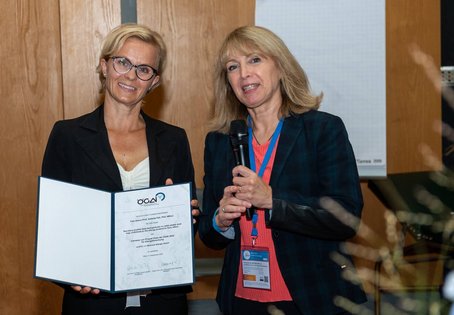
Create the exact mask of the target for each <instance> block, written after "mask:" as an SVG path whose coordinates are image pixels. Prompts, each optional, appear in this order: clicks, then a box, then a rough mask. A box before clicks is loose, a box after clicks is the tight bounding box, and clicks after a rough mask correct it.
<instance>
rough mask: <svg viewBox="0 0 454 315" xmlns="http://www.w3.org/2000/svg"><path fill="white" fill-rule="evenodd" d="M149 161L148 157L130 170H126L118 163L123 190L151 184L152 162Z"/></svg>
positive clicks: (145, 186)
mask: <svg viewBox="0 0 454 315" xmlns="http://www.w3.org/2000/svg"><path fill="white" fill-rule="evenodd" d="M148 161H149V158H148V157H146V158H145V159H143V160H142V161H141V162H139V164H137V165H136V166H135V167H134V168H133V169H132V170H130V171H126V170H125V169H124V168H123V166H121V165H120V164H118V163H117V165H118V169H119V170H120V176H121V184H122V185H123V190H131V189H139V188H147V187H149V186H150V164H149V162H148Z"/></svg>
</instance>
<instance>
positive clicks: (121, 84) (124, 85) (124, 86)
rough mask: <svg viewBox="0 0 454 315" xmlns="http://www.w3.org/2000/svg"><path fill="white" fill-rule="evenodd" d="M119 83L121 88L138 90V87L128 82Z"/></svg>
mask: <svg viewBox="0 0 454 315" xmlns="http://www.w3.org/2000/svg"><path fill="white" fill-rule="evenodd" d="M118 85H119V86H120V87H121V88H123V89H126V90H129V91H135V90H136V88H134V87H132V86H130V85H126V84H124V83H121V82H120V83H118Z"/></svg>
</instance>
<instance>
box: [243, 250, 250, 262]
mask: <svg viewBox="0 0 454 315" xmlns="http://www.w3.org/2000/svg"><path fill="white" fill-rule="evenodd" d="M249 258H251V253H250V252H249V251H248V250H245V251H243V259H246V260H248V259H249Z"/></svg>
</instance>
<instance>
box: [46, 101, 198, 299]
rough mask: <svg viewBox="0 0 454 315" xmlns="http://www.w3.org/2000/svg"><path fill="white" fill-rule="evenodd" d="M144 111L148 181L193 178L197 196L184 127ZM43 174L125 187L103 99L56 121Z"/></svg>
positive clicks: (113, 187) (103, 187) (178, 290)
mask: <svg viewBox="0 0 454 315" xmlns="http://www.w3.org/2000/svg"><path fill="white" fill-rule="evenodd" d="M141 115H142V117H143V119H144V121H145V124H146V134H147V143H148V154H149V160H150V187H153V186H162V185H165V180H166V179H167V178H171V179H172V180H173V182H174V183H175V184H178V183H185V182H191V183H192V192H193V198H194V199H196V189H195V182H194V168H193V164H192V158H191V152H190V148H189V142H188V139H187V136H186V132H185V131H184V130H183V129H181V128H179V127H176V126H172V125H169V124H167V123H164V122H162V121H159V120H156V119H153V118H151V117H149V116H147V115H146V114H145V113H143V112H142V113H141ZM42 175H43V176H45V177H49V178H53V179H57V180H61V181H65V182H70V183H74V184H79V185H83V186H87V187H92V188H96V189H100V190H105V191H109V192H118V191H122V190H123V188H122V183H121V177H120V172H119V170H118V166H117V163H116V161H115V158H114V156H113V153H112V150H111V148H110V144H109V139H108V136H107V129H106V126H105V123H104V106H103V105H101V106H100V107H98V108H97V109H96V110H94V111H93V112H92V113H89V114H86V115H83V116H81V117H78V118H74V119H68V120H62V121H58V122H56V123H55V125H54V127H53V129H52V131H51V133H50V136H49V140H48V143H47V147H46V150H45V153H44V159H43V164H42ZM81 246H83V244H81ZM65 287H66V286H65ZM66 288H67V287H66ZM190 291H191V287H190V286H185V287H176V288H169V289H162V290H154V291H153V293H160V292H161V293H187V292H190ZM102 294H106V293H102ZM123 295H124V294H123Z"/></svg>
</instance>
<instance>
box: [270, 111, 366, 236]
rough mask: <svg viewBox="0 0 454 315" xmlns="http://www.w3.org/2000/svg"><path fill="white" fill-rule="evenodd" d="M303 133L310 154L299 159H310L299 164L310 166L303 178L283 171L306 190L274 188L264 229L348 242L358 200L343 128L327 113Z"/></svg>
mask: <svg viewBox="0 0 454 315" xmlns="http://www.w3.org/2000/svg"><path fill="white" fill-rule="evenodd" d="M305 132H306V134H308V135H309V136H308V137H309V139H310V141H309V142H310V145H308V146H307V149H308V151H311V150H312V151H313V152H304V153H303V156H311V157H312V158H311V159H309V160H311V161H313V162H309V163H307V162H308V160H307V159H305V160H304V161H305V163H307V164H309V167H308V168H305V170H306V173H305V174H294V173H292V170H291V169H286V170H284V173H285V175H284V176H286V178H289V177H290V176H293V177H299V181H300V183H301V189H306V191H303V190H299V191H298V190H288V189H285V188H282V187H283V186H284V185H275V186H274V187H273V209H272V215H271V218H270V221H269V225H270V226H271V227H272V228H278V229H282V230H286V231H289V232H293V233H298V234H303V235H306V236H310V237H314V238H319V239H328V240H345V239H348V238H351V237H352V236H354V235H355V234H356V230H357V228H358V226H359V219H360V217H361V210H362V207H363V199H362V193H361V187H360V181H359V176H358V170H357V166H356V160H355V157H354V153H353V149H352V147H351V144H350V142H349V139H348V134H347V131H346V129H345V126H344V124H343V122H342V120H341V119H340V118H339V117H336V116H333V115H329V116H325V117H324V118H323V119H321V121H320V122H318V123H317V124H312V125H310V127H309V128H307V129H306V130H305ZM294 156H299V157H301V156H302V155H301V152H300V154H298V153H295V154H294ZM307 178H309V179H310V180H307ZM309 191H312V193H309Z"/></svg>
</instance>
